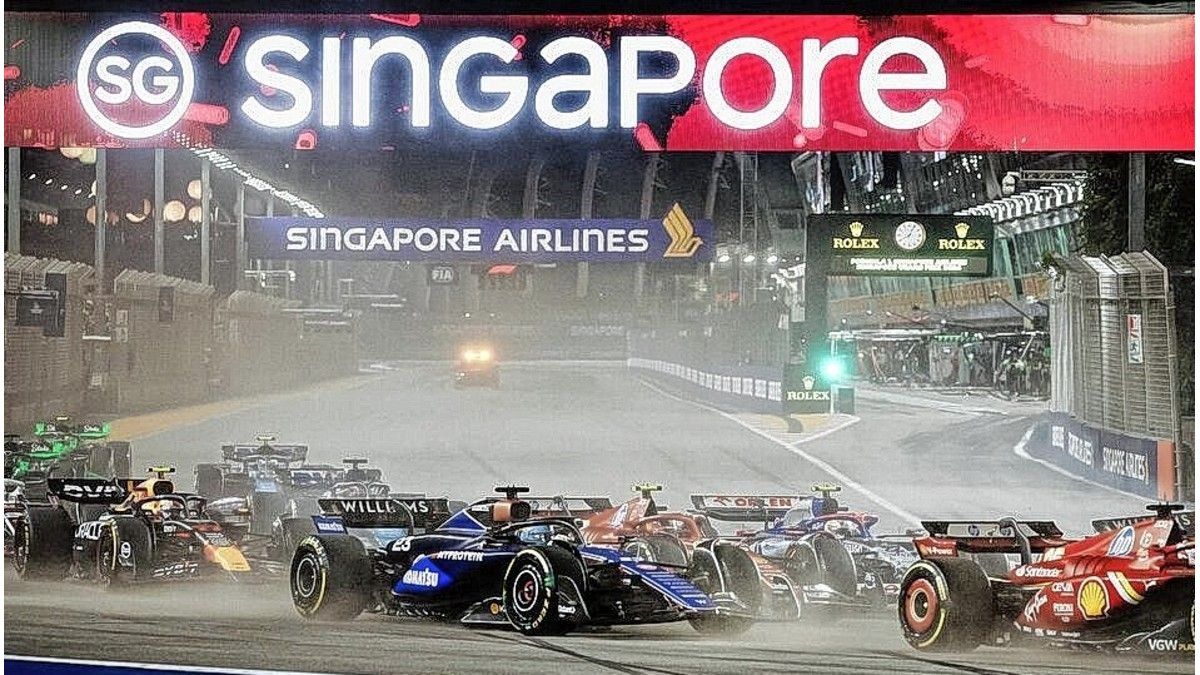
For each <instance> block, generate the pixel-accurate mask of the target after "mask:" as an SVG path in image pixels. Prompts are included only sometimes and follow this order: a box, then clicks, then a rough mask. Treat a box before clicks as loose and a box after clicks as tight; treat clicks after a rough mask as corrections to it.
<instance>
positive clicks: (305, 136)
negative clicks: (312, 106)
mask: <svg viewBox="0 0 1200 675" xmlns="http://www.w3.org/2000/svg"><path fill="white" fill-rule="evenodd" d="M315 147H317V132H315V131H313V130H312V129H305V130H304V131H301V132H300V135H298V136H296V149H297V150H312V149H313V148H315Z"/></svg>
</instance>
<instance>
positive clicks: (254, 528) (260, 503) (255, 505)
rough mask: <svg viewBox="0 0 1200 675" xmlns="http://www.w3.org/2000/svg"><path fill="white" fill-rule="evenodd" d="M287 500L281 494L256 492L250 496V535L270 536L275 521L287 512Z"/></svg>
mask: <svg viewBox="0 0 1200 675" xmlns="http://www.w3.org/2000/svg"><path fill="white" fill-rule="evenodd" d="M288 502H289V500H288V498H287V495H285V494H283V493H281V492H256V493H254V494H253V495H251V496H250V534H265V535H270V534H271V530H272V529H273V528H274V525H275V519H276V518H278V517H279V516H282V515H283V514H285V513H287V512H288V506H289V504H288Z"/></svg>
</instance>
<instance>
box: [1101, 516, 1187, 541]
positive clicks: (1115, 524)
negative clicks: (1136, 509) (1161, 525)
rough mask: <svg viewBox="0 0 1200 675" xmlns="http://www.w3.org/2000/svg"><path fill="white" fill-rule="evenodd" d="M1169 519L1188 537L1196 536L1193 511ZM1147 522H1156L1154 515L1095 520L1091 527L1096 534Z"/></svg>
mask: <svg viewBox="0 0 1200 675" xmlns="http://www.w3.org/2000/svg"><path fill="white" fill-rule="evenodd" d="M1171 517H1172V518H1174V519H1175V523H1176V524H1177V525H1179V527H1180V529H1182V530H1183V531H1184V533H1185V534H1186V535H1187V536H1189V537H1194V536H1196V512H1195V511H1178V512H1176V513H1172V514H1171ZM1147 520H1157V516H1155V515H1154V514H1152V513H1151V514H1146V515H1141V516H1125V517H1117V518H1097V519H1096V520H1093V521H1092V527H1093V528H1094V529H1095V530H1096V531H1097V532H1111V531H1112V530H1119V529H1121V528H1123V527H1127V526H1129V525H1134V524H1136V523H1141V522H1145V521H1147Z"/></svg>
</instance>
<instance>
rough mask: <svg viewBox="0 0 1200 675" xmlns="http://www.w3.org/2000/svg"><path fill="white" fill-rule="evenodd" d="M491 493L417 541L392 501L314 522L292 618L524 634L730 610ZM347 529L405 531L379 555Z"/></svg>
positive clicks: (679, 580)
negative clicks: (362, 618)
mask: <svg viewBox="0 0 1200 675" xmlns="http://www.w3.org/2000/svg"><path fill="white" fill-rule="evenodd" d="M498 491H500V492H503V493H504V497H503V498H490V499H483V500H480V501H478V502H475V503H474V504H471V505H470V506H468V507H467V508H465V509H464V510H462V511H460V512H458V513H456V514H455V515H453V516H451V517H450V519H449V520H446V521H445V522H443V523H442V524H441V525H440V526H438V527H436V529H433V530H432V531H426V532H423V533H416V532H415V531H416V530H418V529H423V528H424V527H425V526H426V525H427V523H426V522H425V521H424V519H423V518H421V517H420V516H419V514H416V513H413V512H412V511H410V510H409V509H407V508H406V507H405V506H404V505H403V504H401V503H400V502H398V501H395V500H350V501H349V502H348V503H346V504H343V505H341V508H342V513H341V514H340V516H338V517H336V518H330V517H329V516H321V517H319V518H321V520H317V521H316V525H317V529H318V531H320V532H321V534H317V535H313V536H311V537H308V538H306V539H304V540H303V541H302V542H300V545H299V547H298V548H297V549H296V554H295V556H294V557H293V558H292V564H291V574H290V578H291V592H292V602H293V604H294V605H295V607H296V610H297V611H298V612H299V613H300V615H301V616H303V617H305V618H310V619H341V620H346V619H351V618H353V617H355V616H357V615H358V614H360V613H361V612H363V611H364V610H367V609H368V608H375V609H377V610H380V611H384V612H387V613H392V614H401V615H419V616H437V617H442V618H446V619H450V620H457V621H459V622H461V623H464V624H473V625H485V626H486V625H490V626H508V627H512V628H515V629H516V630H518V631H520V632H522V633H525V634H530V635H539V634H540V635H549V634H562V633H567V632H570V631H571V630H574V629H576V628H578V627H581V626H588V625H593V626H594V625H616V624H643V623H656V622H666V621H680V620H685V619H689V618H693V617H696V616H698V615H705V614H721V613H733V612H736V611H737V609H736V608H735V607H731V606H730V603H728V602H726V601H724V600H723V599H721V598H713V597H710V596H709V595H708V594H706V593H704V592H702V591H701V590H700V589H699V588H697V587H696V586H695V585H694V584H692V583H691V582H689V581H687V580H686V579H684V578H683V577H682V576H680V575H679V574H677V573H676V572H674V571H672V570H669V569H667V568H665V567H663V566H660V565H656V564H653V563H649V562H645V561H639V560H636V559H635V558H632V557H630V556H627V555H623V554H621V552H619V551H616V550H613V549H612V548H608V547H596V546H589V545H588V544H587V543H586V542H585V541H584V537H583V535H582V534H581V533H580V531H579V528H578V527H577V526H576V524H575V522H574V521H573V520H572V519H568V518H555V517H549V516H547V517H543V518H531V516H532V508H531V506H530V504H529V503H528V502H525V501H523V500H521V499H518V498H517V496H518V495H520V494H523V493H525V492H527V491H528V488H523V487H508V488H500V489H498ZM362 519H366V522H365V523H364V522H363V520H362ZM352 523H353V524H354V525H358V526H361V525H364V524H366V525H372V524H388V525H391V526H393V527H395V526H400V527H405V526H407V527H409V528H410V532H409V534H408V535H407V536H404V537H402V538H399V539H396V540H394V541H391V542H389V543H388V544H386V545H383V546H379V545H377V544H376V543H374V542H373V541H366V542H364V539H362V538H359V537H356V536H354V535H353V534H350V533H349V526H350V525H351V524H352ZM340 525H341V526H344V527H340V528H339V526H340Z"/></svg>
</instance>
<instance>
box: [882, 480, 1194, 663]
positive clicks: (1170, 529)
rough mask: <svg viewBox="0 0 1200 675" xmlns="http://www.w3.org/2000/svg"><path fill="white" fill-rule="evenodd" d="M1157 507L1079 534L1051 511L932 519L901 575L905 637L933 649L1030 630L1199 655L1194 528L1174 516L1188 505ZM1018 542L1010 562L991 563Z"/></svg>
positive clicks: (1046, 639) (1059, 640) (1051, 639)
mask: <svg viewBox="0 0 1200 675" xmlns="http://www.w3.org/2000/svg"><path fill="white" fill-rule="evenodd" d="M1149 508H1150V509H1151V510H1153V511H1154V515H1153V516H1150V517H1142V518H1138V519H1116V520H1115V521H1103V520H1102V521H1096V524H1097V525H1098V526H1097V529H1098V530H1101V531H1100V532H1098V533H1097V534H1094V535H1091V536H1088V537H1084V538H1082V539H1074V540H1071V539H1064V538H1063V536H1062V532H1061V531H1060V530H1059V529H1058V527H1056V526H1055V525H1054V523H1052V522H1049V521H1017V520H1016V519H1013V518H1004V519H1001V520H998V521H926V522H924V523H923V525H924V526H925V529H926V530H927V531H928V533H929V534H928V536H925V537H922V538H918V539H917V540H916V541H915V543H916V546H917V551H918V552H919V553H920V555H921V560H919V561H917V562H916V563H913V565H912V567H910V568H909V569H908V572H907V573H905V575H904V579H903V581H902V582H901V586H900V603H899V614H900V627H901V630H902V632H903V634H904V638H905V640H907V641H908V643H909V644H910V645H912V646H913V647H915V648H916V649H918V650H921V651H930V652H937V651H941V652H950V651H969V650H972V649H975V648H976V647H978V646H980V645H1001V644H1008V643H1010V642H1011V643H1017V642H1024V641H1031V642H1042V643H1050V644H1055V645H1066V646H1076V647H1087V648H1104V647H1107V648H1115V649H1116V650H1118V651H1133V650H1138V651H1143V650H1144V651H1155V652H1183V653H1186V654H1188V655H1192V654H1193V653H1194V651H1195V638H1194V632H1193V625H1194V616H1195V576H1196V566H1195V534H1194V532H1193V533H1189V532H1187V531H1186V530H1185V528H1184V527H1183V526H1182V525H1181V524H1180V523H1179V522H1178V521H1177V520H1176V519H1175V518H1174V517H1172V516H1173V513H1174V511H1176V510H1178V509H1179V508H1182V507H1180V506H1179V505H1174V504H1158V505H1153V506H1151V507H1149ZM1110 522H1124V523H1126V524H1123V525H1121V526H1119V527H1116V528H1115V529H1114V528H1112V527H1109V526H1108V525H1107V523H1110ZM1014 554H1016V555H1019V556H1020V563H1019V564H1018V565H1017V566H1016V567H1015V568H1013V569H1011V570H1008V569H1007V568H1008V565H1007V564H1004V565H1002V566H997V565H995V564H989V563H990V562H1002V561H1003V560H1004V558H1005V556H1009V555H1014Z"/></svg>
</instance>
